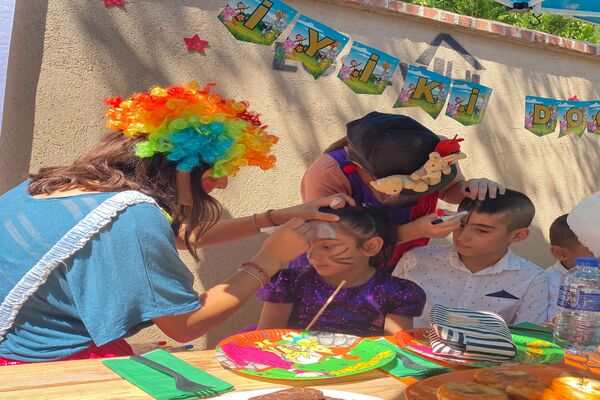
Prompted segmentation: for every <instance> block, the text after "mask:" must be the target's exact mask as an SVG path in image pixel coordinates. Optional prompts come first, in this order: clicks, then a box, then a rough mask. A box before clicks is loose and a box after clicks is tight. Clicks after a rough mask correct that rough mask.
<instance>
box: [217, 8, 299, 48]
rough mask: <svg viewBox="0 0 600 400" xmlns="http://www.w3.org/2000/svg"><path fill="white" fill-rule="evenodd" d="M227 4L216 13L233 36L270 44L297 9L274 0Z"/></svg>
mask: <svg viewBox="0 0 600 400" xmlns="http://www.w3.org/2000/svg"><path fill="white" fill-rule="evenodd" d="M231 4H232V5H229V4H227V5H226V6H225V8H224V9H223V11H221V14H219V16H218V17H217V18H218V19H219V21H221V22H222V23H223V25H225V27H226V28H227V30H228V31H229V32H231V34H232V35H233V37H235V38H236V39H237V40H242V41H244V42H252V43H258V44H264V45H267V46H271V45H272V44H273V43H274V42H275V40H276V39H277V38H278V37H279V35H281V32H283V31H284V30H285V28H287V26H288V25H289V23H290V22H292V20H293V19H294V17H295V16H296V14H297V12H296V10H294V9H293V8H291V7H289V6H288V5H286V4H284V3H282V2H280V1H277V0H271V1H262V0H245V2H242V1H239V2H237V3H236V2H234V3H231Z"/></svg>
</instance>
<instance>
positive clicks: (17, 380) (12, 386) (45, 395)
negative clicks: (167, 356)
mask: <svg viewBox="0 0 600 400" xmlns="http://www.w3.org/2000/svg"><path fill="white" fill-rule="evenodd" d="M174 354H176V355H177V357H179V358H181V359H182V360H185V361H187V362H189V363H190V364H192V365H195V366H197V367H198V368H200V369H202V370H203V371H206V372H208V373H210V374H212V375H214V376H217V377H219V378H221V379H223V380H224V381H226V382H229V383H231V384H232V385H233V386H235V389H236V390H238V391H243V390H253V389H261V388H268V387H278V386H281V387H285V386H286V383H288V382H286V381H280V380H272V379H261V380H256V379H250V378H247V377H246V376H244V375H242V374H239V373H234V372H231V371H229V370H227V369H224V368H223V367H221V364H219V362H218V361H217V360H216V358H215V356H214V351H212V350H204V351H187V352H181V353H174ZM412 382H415V380H414V379H412V378H408V379H403V380H399V379H396V378H393V377H391V376H390V375H387V374H386V373H384V372H383V371H381V370H379V369H375V370H372V371H369V372H365V373H362V374H357V375H351V376H347V377H342V378H336V379H334V380H329V379H325V380H319V381H314V380H313V381H310V382H307V381H294V382H293V384H294V385H295V386H314V387H322V388H327V389H336V390H346V391H349V392H355V393H362V394H370V395H372V396H377V397H380V398H382V399H385V400H392V399H401V398H402V397H403V396H402V393H403V392H404V388H405V387H406V386H407V385H409V384H410V383H412ZM0 399H7V400H8V399H10V400H16V399H28V400H29V399H36V400H37V399H61V400H62V399H78V400H89V399H151V397H150V396H148V395H147V394H146V393H145V392H143V391H142V390H140V389H138V388H137V387H136V386H134V385H132V384H131V383H129V382H127V381H126V380H124V379H122V378H121V377H120V376H119V375H117V374H116V373H114V372H113V371H111V370H110V369H108V368H107V367H105V366H104V365H103V364H102V362H101V361H100V360H97V359H96V360H81V361H57V362H46V363H36V364H23V365H15V366H9V367H0Z"/></svg>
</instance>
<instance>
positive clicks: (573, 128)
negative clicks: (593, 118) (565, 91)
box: [558, 100, 588, 137]
mask: <svg viewBox="0 0 600 400" xmlns="http://www.w3.org/2000/svg"><path fill="white" fill-rule="evenodd" d="M587 106H588V102H587V101H568V100H565V101H560V102H559V103H558V120H559V121H560V122H559V125H560V133H559V134H558V137H563V136H567V135H577V136H581V135H583V132H584V131H585V128H586V123H585V121H586V116H585V114H586V112H587Z"/></svg>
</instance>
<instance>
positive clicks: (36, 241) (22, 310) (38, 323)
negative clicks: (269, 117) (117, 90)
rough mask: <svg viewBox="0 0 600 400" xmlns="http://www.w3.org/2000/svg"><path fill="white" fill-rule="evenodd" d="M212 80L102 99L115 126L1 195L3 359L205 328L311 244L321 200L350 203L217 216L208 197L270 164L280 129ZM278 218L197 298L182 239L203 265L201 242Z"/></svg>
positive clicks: (249, 231) (55, 356)
mask: <svg viewBox="0 0 600 400" xmlns="http://www.w3.org/2000/svg"><path fill="white" fill-rule="evenodd" d="M211 86H212V85H209V86H207V87H206V88H204V89H200V88H199V86H198V84H197V83H194V82H192V83H189V84H187V85H183V86H173V87H169V88H161V87H155V88H153V89H151V90H150V92H147V93H137V94H135V95H133V96H132V97H131V98H129V99H126V100H122V99H120V98H111V99H108V100H107V101H106V103H107V105H108V106H109V109H108V110H107V112H106V115H107V117H108V127H109V128H111V129H114V130H116V132H113V133H110V134H109V135H108V136H107V137H106V138H105V139H104V140H102V141H101V143H100V144H99V145H98V146H97V147H96V148H95V149H93V150H91V151H89V152H88V153H86V154H84V155H83V156H82V157H81V158H79V159H78V160H77V161H75V162H74V163H73V164H72V165H70V166H64V167H50V168H43V169H42V170H40V172H39V173H37V174H33V175H31V178H30V179H29V180H28V181H25V182H23V183H22V184H20V185H19V186H17V187H15V188H14V189H12V190H11V191H9V192H7V193H5V194H4V195H2V196H0V249H1V250H2V251H0V275H2V276H3V279H2V280H0V302H1V303H0V365H7V364H17V363H21V362H37V361H50V360H60V359H78V358H95V357H107V356H121V355H128V354H131V353H132V352H131V348H130V347H129V346H128V345H127V343H126V342H125V341H124V338H126V337H128V336H130V335H132V334H134V333H136V332H137V331H138V330H139V329H141V328H143V327H145V326H148V325H151V324H153V323H154V324H156V325H157V326H158V327H159V328H160V329H161V330H162V331H163V332H164V333H165V334H166V335H168V336H169V337H171V338H172V339H174V340H177V341H181V342H183V341H189V340H192V339H195V338H197V337H199V336H202V335H204V334H206V333H207V332H208V331H209V330H211V329H212V328H214V327H215V326H217V325H218V324H220V323H221V322H222V321H223V320H225V319H226V318H228V317H229V316H230V315H231V314H232V313H233V312H234V311H235V310H236V309H238V308H239V307H240V306H241V305H242V304H243V303H244V302H245V301H246V300H248V299H249V298H250V297H251V296H252V295H253V294H254V293H255V292H256V289H257V288H259V287H261V286H262V285H263V283H266V282H267V281H268V280H269V278H270V277H271V276H272V275H274V274H275V273H276V272H277V271H279V269H281V268H282V267H283V266H284V265H286V264H287V263H288V262H289V261H290V260H292V259H293V258H295V257H296V256H298V255H299V254H300V253H302V252H305V251H306V250H307V249H308V242H307V238H308V237H309V236H310V232H311V224H310V223H305V221H306V220H313V219H321V220H325V221H336V220H338V217H337V216H335V215H332V214H326V213H321V212H319V207H322V206H326V205H329V204H330V203H332V202H334V203H336V206H337V207H343V206H344V205H345V204H346V203H347V202H348V203H353V202H352V200H351V199H349V198H348V197H347V196H345V195H339V196H338V195H336V196H330V197H326V198H323V199H319V200H316V201H313V202H310V203H306V204H303V205H298V206H295V207H289V208H285V209H279V210H268V211H266V212H264V213H261V214H254V215H253V216H251V217H245V218H235V219H229V220H224V221H220V220H219V218H220V216H221V205H220V204H219V203H218V201H217V200H215V199H214V198H213V197H211V196H210V194H209V193H210V191H211V190H213V189H214V188H222V189H224V188H225V187H226V186H227V179H228V177H229V176H234V175H235V174H236V173H237V171H238V170H239V169H240V168H241V167H244V166H258V167H260V168H261V169H263V170H267V169H270V168H272V167H273V166H274V164H275V157H274V156H273V155H271V154H270V151H271V148H272V146H273V145H274V144H275V143H276V142H277V137H275V136H273V135H269V134H267V132H266V130H265V128H266V127H265V126H262V125H261V122H260V120H259V118H258V115H257V114H256V113H253V112H251V111H249V110H248V103H246V102H239V101H235V100H232V99H225V98H223V97H221V96H219V95H218V94H214V93H211ZM274 225H282V226H281V228H279V229H278V230H277V231H276V232H275V233H273V234H272V235H270V236H269V237H268V238H267V239H266V240H265V242H264V243H263V245H262V247H261V248H260V250H259V251H258V253H257V254H256V255H255V256H254V257H252V258H251V259H250V260H249V261H248V262H245V263H244V264H242V266H241V267H240V268H239V269H238V270H237V272H236V273H235V274H233V275H232V276H230V277H229V278H228V279H227V280H225V281H224V282H222V283H220V284H218V285H216V286H215V287H213V288H211V289H209V290H207V291H206V292H205V293H203V294H202V295H200V296H198V295H197V294H196V293H195V292H194V290H193V276H192V274H191V273H190V272H189V270H188V268H187V267H186V266H185V264H184V263H183V262H182V261H181V260H180V258H179V257H178V253H177V247H179V248H186V249H188V250H189V251H190V252H191V253H192V255H193V256H194V257H195V259H196V260H198V257H197V254H196V249H197V248H198V247H202V246H206V245H211V244H216V243H223V242H227V241H233V240H236V239H239V238H243V237H247V236H251V235H254V234H257V233H258V232H259V229H260V228H263V227H268V226H274ZM283 244H285V245H283Z"/></svg>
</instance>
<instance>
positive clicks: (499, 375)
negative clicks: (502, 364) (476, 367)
mask: <svg viewBox="0 0 600 400" xmlns="http://www.w3.org/2000/svg"><path fill="white" fill-rule="evenodd" d="M473 380H474V381H475V382H477V383H481V384H482V385H486V386H489V387H493V388H495V389H501V390H504V389H506V387H507V386H508V385H510V384H511V383H516V382H530V383H539V380H538V378H537V377H536V376H535V375H532V374H530V373H529V372H525V371H522V370H520V369H515V368H511V369H508V368H507V369H482V370H481V371H477V373H476V374H475V375H474V376H473Z"/></svg>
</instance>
